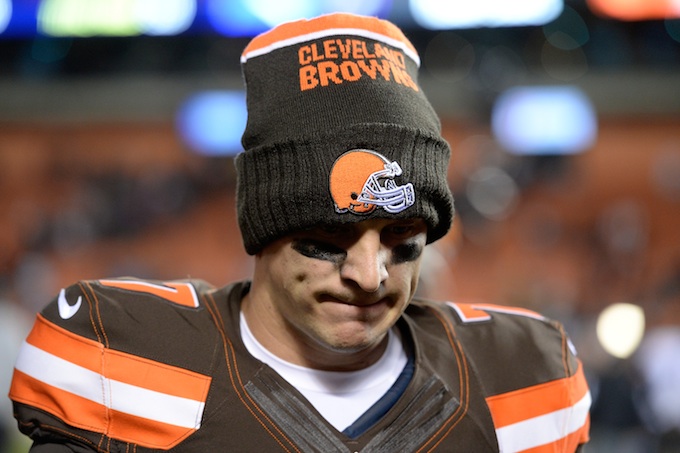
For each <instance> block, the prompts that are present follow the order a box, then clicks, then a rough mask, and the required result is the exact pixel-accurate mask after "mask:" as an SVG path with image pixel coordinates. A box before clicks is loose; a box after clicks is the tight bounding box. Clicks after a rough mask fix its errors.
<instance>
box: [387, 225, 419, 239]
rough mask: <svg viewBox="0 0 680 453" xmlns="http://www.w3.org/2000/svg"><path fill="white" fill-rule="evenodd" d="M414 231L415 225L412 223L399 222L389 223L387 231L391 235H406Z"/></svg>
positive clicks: (410, 234)
mask: <svg viewBox="0 0 680 453" xmlns="http://www.w3.org/2000/svg"><path fill="white" fill-rule="evenodd" d="M414 232H415V225H414V224H413V223H400V224H396V225H391V226H390V227H389V229H388V230H387V233H388V234H389V235H390V236H392V237H408V236H412V235H413V234H414Z"/></svg>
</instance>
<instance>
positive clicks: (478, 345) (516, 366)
mask: <svg viewBox="0 0 680 453" xmlns="http://www.w3.org/2000/svg"><path fill="white" fill-rule="evenodd" d="M418 304H420V305H421V306H422V307H427V308H428V309H429V310H434V311H436V312H437V313H438V316H439V317H440V318H441V320H442V322H449V323H450V325H451V328H452V331H453V332H454V335H455V338H456V340H457V341H458V342H459V344H460V345H461V347H462V349H463V350H464V351H465V354H466V356H467V357H468V358H469V360H470V363H471V364H472V366H473V367H474V368H475V369H476V371H477V372H478V373H479V374H480V376H482V378H483V379H484V380H485V382H486V383H487V385H488V386H489V387H491V388H489V391H491V392H499V393H502V392H505V391H509V390H512V389H517V388H522V387H525V386H527V385H536V384H538V383H542V382H549V381H551V380H555V379H561V378H564V377H569V376H572V375H574V374H575V373H576V372H577V369H578V367H579V361H578V358H577V355H576V350H575V348H574V347H573V344H572V343H571V341H570V340H569V337H568V335H567V333H566V332H565V330H564V327H563V326H562V324H561V323H560V322H558V321H555V320H553V319H550V318H548V317H546V316H544V315H542V314H540V313H538V312H535V311H532V310H529V309H526V308H522V307H512V306H504V305H495V304H488V303H457V302H431V301H419V302H418ZM499 370H506V371H504V372H503V373H499ZM512 376H518V377H519V378H518V379H517V380H516V382H515V381H513V379H510V377H512ZM529 380H531V381H532V382H528V381H529ZM525 381H526V382H525ZM496 387H497V388H496Z"/></svg>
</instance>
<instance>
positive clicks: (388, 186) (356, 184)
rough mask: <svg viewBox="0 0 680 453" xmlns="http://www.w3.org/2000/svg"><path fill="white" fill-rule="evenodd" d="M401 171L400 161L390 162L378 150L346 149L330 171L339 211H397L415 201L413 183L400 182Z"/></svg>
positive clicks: (392, 212)
mask: <svg viewBox="0 0 680 453" xmlns="http://www.w3.org/2000/svg"><path fill="white" fill-rule="evenodd" d="M400 175H401V167H400V166H399V164H398V163H397V162H390V161H389V160H387V159H386V158H385V157H384V156H382V155H381V154H378V153H376V152H375V151H369V150H363V149H355V150H352V151H347V152H346V153H344V154H343V155H342V156H340V157H338V159H337V160H336V161H335V163H334V164H333V168H331V174H330V191H331V197H333V201H334V202H335V210H336V211H337V212H338V213H341V214H342V213H345V212H352V213H355V214H368V213H371V212H373V211H374V210H375V209H376V208H378V207H381V208H383V209H384V210H385V211H387V212H389V213H391V214H396V213H398V212H401V211H403V210H404V209H406V208H408V207H409V206H411V205H413V203H414V202H415V191H414V190H413V184H411V183H408V184H405V185H401V186H400V185H397V183H396V182H395V181H394V178H395V177H396V176H400Z"/></svg>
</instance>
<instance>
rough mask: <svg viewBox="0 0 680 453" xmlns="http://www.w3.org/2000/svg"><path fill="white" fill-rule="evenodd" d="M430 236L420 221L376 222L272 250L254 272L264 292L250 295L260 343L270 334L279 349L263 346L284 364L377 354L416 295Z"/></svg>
mask: <svg viewBox="0 0 680 453" xmlns="http://www.w3.org/2000/svg"><path fill="white" fill-rule="evenodd" d="M426 234H427V227H426V225H425V223H424V222H423V221H422V220H420V219H409V220H397V221H395V220H386V219H371V220H366V221H362V222H358V223H354V224H349V225H337V226H332V227H319V228H314V229H311V230H307V231H303V232H299V233H296V234H293V235H290V236H288V237H286V238H284V239H281V240H279V241H277V242H275V243H273V244H271V245H270V246H268V247H267V248H266V249H265V250H264V251H263V252H262V253H261V254H260V255H259V256H258V260H259V263H258V266H257V267H256V274H255V276H256V279H257V280H259V282H262V283H264V285H259V287H260V288H264V291H260V290H258V289H257V288H256V287H254V288H253V293H252V294H251V298H252V299H253V300H254V299H257V298H260V300H259V301H256V302H255V301H254V302H252V303H253V304H254V305H258V304H259V309H260V314H261V316H258V317H257V318H258V321H257V323H262V324H263V325H260V328H261V329H258V328H257V327H255V329H254V332H255V333H256V336H258V334H257V331H258V330H259V331H260V335H259V336H258V339H260V341H262V340H263V338H262V334H261V333H262V332H263V331H266V332H267V334H266V337H268V338H269V339H270V340H273V344H267V343H268V341H267V340H266V338H265V341H264V343H263V344H265V347H268V348H269V349H270V350H272V349H273V350H272V352H274V353H275V354H277V355H279V356H282V358H284V359H287V360H289V361H293V362H294V363H299V364H303V365H307V366H316V367H325V368H329V367H330V368H334V366H333V363H335V364H337V367H338V369H343V368H346V367H345V365H343V363H344V362H346V363H347V364H349V363H352V362H351V360H352V358H355V357H356V356H357V354H358V355H359V356H361V355H362V354H363V355H365V353H366V352H370V351H373V350H377V349H379V347H380V345H381V344H382V341H383V339H384V338H385V334H386V332H387V331H388V330H389V329H390V328H391V327H392V326H393V325H394V323H395V322H396V320H397V319H398V318H399V316H400V315H401V313H402V312H403V311H404V309H405V308H406V306H407V305H408V303H409V302H410V300H411V297H412V296H413V294H414V292H415V290H416V283H417V281H418V275H419V271H420V262H421V259H422V252H423V249H424V247H425V242H426ZM267 299H269V300H268V302H264V304H263V303H262V302H263V301H266V300H267ZM265 307H266V308H265ZM262 308H265V311H262ZM246 315H248V312H247V311H246ZM251 323H252V320H251V319H249V324H251ZM291 354H292V355H291ZM308 362H311V363H308ZM324 363H325V364H326V365H324Z"/></svg>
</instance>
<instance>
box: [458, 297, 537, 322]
mask: <svg viewBox="0 0 680 453" xmlns="http://www.w3.org/2000/svg"><path fill="white" fill-rule="evenodd" d="M446 304H447V305H449V306H450V307H451V308H453V309H454V310H456V313H458V317H459V318H460V320H461V321H463V322H465V323H468V322H481V321H488V320H490V319H491V315H490V314H489V312H498V313H508V314H511V315H518V316H526V317H528V318H535V319H540V320H544V319H545V317H543V316H542V315H540V314H539V313H536V312H535V311H532V310H529V309H526V308H518V307H506V306H503V305H494V304H460V303H454V302H447V303H446Z"/></svg>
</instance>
